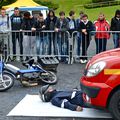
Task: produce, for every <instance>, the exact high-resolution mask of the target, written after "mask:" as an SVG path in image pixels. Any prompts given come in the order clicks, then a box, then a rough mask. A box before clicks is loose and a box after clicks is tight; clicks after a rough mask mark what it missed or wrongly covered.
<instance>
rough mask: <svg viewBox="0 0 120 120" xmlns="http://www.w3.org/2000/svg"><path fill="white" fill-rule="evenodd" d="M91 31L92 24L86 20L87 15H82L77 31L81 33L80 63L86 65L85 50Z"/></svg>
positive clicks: (92, 28)
mask: <svg viewBox="0 0 120 120" xmlns="http://www.w3.org/2000/svg"><path fill="white" fill-rule="evenodd" d="M93 30H94V26H93V23H92V22H91V21H90V20H88V15H86V14H84V15H83V16H82V21H81V22H80V25H79V31H80V32H82V41H81V43H82V57H81V59H80V63H87V49H88V47H89V44H90V32H91V31H93Z"/></svg>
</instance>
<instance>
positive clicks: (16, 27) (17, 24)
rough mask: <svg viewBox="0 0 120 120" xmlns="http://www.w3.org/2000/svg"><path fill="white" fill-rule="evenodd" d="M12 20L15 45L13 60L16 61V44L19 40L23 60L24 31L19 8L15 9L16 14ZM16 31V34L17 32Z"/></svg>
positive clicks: (13, 42)
mask: <svg viewBox="0 0 120 120" xmlns="http://www.w3.org/2000/svg"><path fill="white" fill-rule="evenodd" d="M10 18H11V28H12V31H13V32H12V44H13V55H14V56H13V60H15V59H16V56H15V55H16V42H17V39H18V43H19V47H20V55H21V56H20V59H21V60H22V55H23V35H22V32H20V31H21V29H22V22H23V19H22V16H21V15H20V10H19V8H18V7H15V8H14V14H13V15H12V16H11V17H10ZM15 31H16V32H15Z"/></svg>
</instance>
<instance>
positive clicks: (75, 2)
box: [34, 0, 120, 21]
mask: <svg viewBox="0 0 120 120" xmlns="http://www.w3.org/2000/svg"><path fill="white" fill-rule="evenodd" d="M34 1H36V0H34ZM37 1H38V0H37ZM46 1H52V2H54V3H57V4H59V8H58V9H57V10H56V11H55V12H56V14H57V16H58V14H59V12H60V11H61V10H63V11H65V12H66V16H68V13H69V11H70V10H75V12H76V18H77V17H79V12H80V11H84V12H85V13H87V14H88V16H89V19H90V20H92V21H94V20H96V19H97V18H98V15H99V13H100V12H103V13H104V14H105V16H106V18H107V20H108V21H110V20H111V18H112V17H113V16H114V14H115V11H116V9H120V5H118V6H110V7H102V8H94V9H85V8H84V7H82V6H81V5H84V4H87V3H90V2H91V0H46Z"/></svg>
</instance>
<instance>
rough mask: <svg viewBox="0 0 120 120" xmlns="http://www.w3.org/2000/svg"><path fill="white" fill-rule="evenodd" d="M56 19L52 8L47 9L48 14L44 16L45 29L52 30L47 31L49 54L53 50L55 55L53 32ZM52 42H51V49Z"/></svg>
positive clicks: (54, 35) (54, 34) (54, 36)
mask: <svg viewBox="0 0 120 120" xmlns="http://www.w3.org/2000/svg"><path fill="white" fill-rule="evenodd" d="M56 21H57V17H56V16H55V12H54V11H53V10H49V13H48V16H47V18H46V29H47V30H50V31H52V32H50V33H48V36H49V53H48V54H49V55H51V54H52V51H53V52H54V54H55V55H56V54H57V52H56V46H57V45H56V44H55V41H56V33H54V32H53V31H54V29H55V24H56ZM52 43H53V50H52Z"/></svg>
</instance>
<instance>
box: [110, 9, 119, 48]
mask: <svg viewBox="0 0 120 120" xmlns="http://www.w3.org/2000/svg"><path fill="white" fill-rule="evenodd" d="M111 31H113V41H114V48H118V47H120V43H119V42H120V33H119V32H116V31H120V10H116V13H115V17H114V18H112V20H111Z"/></svg>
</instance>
